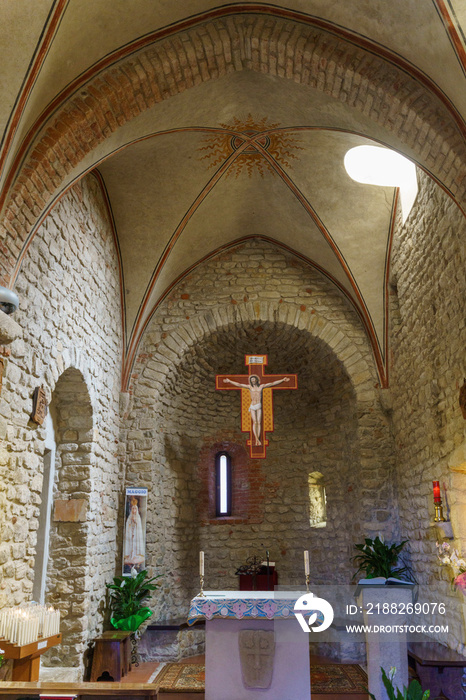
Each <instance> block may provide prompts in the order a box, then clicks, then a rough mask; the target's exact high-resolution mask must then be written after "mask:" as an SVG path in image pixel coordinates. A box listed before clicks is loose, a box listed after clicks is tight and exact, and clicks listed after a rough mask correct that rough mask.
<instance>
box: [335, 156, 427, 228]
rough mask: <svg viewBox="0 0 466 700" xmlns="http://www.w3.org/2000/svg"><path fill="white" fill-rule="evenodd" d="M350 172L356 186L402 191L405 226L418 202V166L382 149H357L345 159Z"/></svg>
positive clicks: (347, 169)
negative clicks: (415, 201)
mask: <svg viewBox="0 0 466 700" xmlns="http://www.w3.org/2000/svg"><path fill="white" fill-rule="evenodd" d="M344 163H345V168H346V172H347V173H348V175H349V176H350V178H352V179H353V180H355V181H356V182H360V183H362V184H364V185H379V186H380V187H399V188H400V199H401V210H402V218H403V223H404V222H405V221H406V219H407V218H408V215H409V212H410V211H411V209H412V206H413V204H414V200H415V199H416V195H417V191H418V187H417V177H416V166H415V165H414V163H412V162H411V161H410V160H408V159H407V158H405V157H404V156H402V155H400V154H399V153H396V152H395V151H391V150H390V149H389V148H380V147H379V146H356V147H355V148H351V149H350V150H349V151H348V152H347V153H346V155H345V160H344Z"/></svg>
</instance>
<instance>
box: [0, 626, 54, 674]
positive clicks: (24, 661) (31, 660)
mask: <svg viewBox="0 0 466 700" xmlns="http://www.w3.org/2000/svg"><path fill="white" fill-rule="evenodd" d="M60 642H61V634H54V635H52V636H51V637H45V638H43V639H42V638H39V639H37V640H36V641H35V642H30V643H28V644H23V645H22V646H19V645H18V644H12V643H11V642H9V641H7V640H6V639H0V648H1V649H3V652H4V653H3V656H4V658H5V659H13V675H12V680H13V681H26V682H33V681H38V680H39V669H40V656H41V654H43V653H44V652H45V651H47V649H50V648H51V647H55V646H57V644H60Z"/></svg>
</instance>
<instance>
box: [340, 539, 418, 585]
mask: <svg viewBox="0 0 466 700" xmlns="http://www.w3.org/2000/svg"><path fill="white" fill-rule="evenodd" d="M407 541H408V540H403V542H400V543H399V544H391V545H388V544H385V542H384V540H383V538H382V537H379V536H378V535H377V537H376V538H375V540H373V539H371V538H369V537H366V539H365V540H364V544H355V545H354V546H355V547H356V549H357V550H359V552H360V554H356V556H354V557H353V558H352V561H353V562H354V563H355V564H358V570H357V571H356V573H355V574H354V576H353V578H356V576H357V575H358V574H361V573H364V574H365V576H366V578H375V577H377V576H383V577H384V578H389V577H392V578H402V575H403V574H408V575H409V569H408V567H407V566H400V567H397V564H398V558H399V556H400V552H401V550H402V549H403V547H404V546H405V544H406V542H407Z"/></svg>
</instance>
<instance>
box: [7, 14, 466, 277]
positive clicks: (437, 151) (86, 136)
mask: <svg viewBox="0 0 466 700" xmlns="http://www.w3.org/2000/svg"><path fill="white" fill-rule="evenodd" d="M222 14H223V15H224V16H221V15H222ZM210 15H211V16H209V13H207V14H206V15H204V16H201V17H198V18H195V19H193V20H191V21H190V22H185V23H184V24H183V26H182V27H181V28H180V27H176V26H175V27H174V28H173V29H172V31H164V32H163V33H160V34H158V33H156V34H154V35H151V36H150V37H147V38H146V39H144V40H140V41H138V42H137V43H136V44H135V45H133V46H129V47H126V48H125V49H123V50H121V51H119V52H117V54H115V55H114V56H113V57H111V58H110V59H108V60H107V62H106V64H105V65H97V66H96V67H94V69H93V72H92V74H91V72H89V73H88V74H87V75H86V82H84V83H83V82H81V83H80V84H79V85H78V84H76V85H75V86H72V87H74V91H72V89H71V88H70V91H69V96H67V99H66V101H62V102H61V103H60V104H58V103H57V104H56V105H52V107H53V109H54V110H55V111H54V112H53V115H52V116H50V119H49V121H48V124H47V125H46V126H44V127H43V129H42V132H41V134H40V136H39V137H38V138H37V139H36V141H35V143H34V145H33V146H32V147H30V148H29V151H28V153H27V154H26V152H23V153H21V154H19V155H20V156H21V158H23V162H22V166H21V169H20V170H19V171H17V174H16V181H15V183H14V186H13V187H12V189H11V191H10V195H9V197H8V201H7V203H6V208H5V211H4V219H3V223H2V230H1V234H2V237H5V238H6V239H9V240H7V241H5V248H4V250H3V251H2V252H4V254H5V260H4V262H3V263H2V268H1V269H0V277H1V281H2V283H8V281H9V280H10V276H11V274H12V271H13V270H14V267H15V264H16V261H17V259H18V256H19V255H20V251H21V248H22V246H23V244H24V243H25V241H26V240H27V238H28V236H30V235H31V234H32V233H33V232H34V228H35V226H36V225H37V223H38V222H39V221H40V220H41V218H42V217H43V215H44V214H45V213H46V211H47V209H48V208H49V207H50V204H51V202H52V200H53V198H54V197H56V196H57V195H58V193H59V192H60V190H61V189H62V188H63V187H64V186H65V183H66V181H67V178H69V177H71V175H72V171H73V170H74V169H75V168H78V166H79V164H80V162H81V161H82V160H83V159H84V157H85V156H86V155H87V154H88V153H91V152H92V151H93V150H94V149H95V148H96V147H97V146H98V145H99V144H102V143H103V142H104V141H105V140H106V139H107V138H108V137H109V136H110V135H111V134H112V133H114V132H115V131H117V130H118V128H119V127H121V126H123V125H124V124H125V123H127V122H129V121H131V120H132V119H134V118H135V117H137V116H138V115H140V114H141V113H143V112H144V111H145V110H147V109H149V108H151V107H152V106H153V105H155V104H156V103H159V102H162V101H163V100H165V99H169V98H170V97H171V96H173V95H176V94H179V93H181V92H184V91H185V90H187V89H189V88H191V87H193V86H195V85H198V84H200V83H202V82H205V81H208V80H213V79H216V78H219V77H221V76H223V75H227V74H228V73H230V72H233V71H239V70H252V71H257V72H260V73H266V74H269V75H275V76H278V77H283V78H287V79H289V80H293V81H294V82H297V83H300V84H303V85H306V86H309V87H311V88H314V89H316V90H318V91H320V92H324V93H326V94H328V95H330V96H332V97H333V98H334V99H337V100H339V101H341V102H344V103H345V104H348V105H349V107H350V108H352V109H354V110H355V111H356V112H360V113H361V114H363V115H364V116H365V117H367V118H368V119H369V120H370V121H371V122H373V123H374V124H377V125H378V126H382V127H383V128H384V129H386V131H387V134H389V135H390V134H391V135H392V136H393V140H394V141H395V143H394V146H395V147H397V146H396V144H397V143H398V142H401V143H402V144H404V146H405V149H406V151H407V152H408V153H409V154H410V155H411V156H412V155H413V154H416V155H417V157H418V162H419V164H420V165H421V166H422V167H423V168H425V169H426V170H427V171H428V172H430V173H431V174H433V176H434V177H435V178H436V179H437V180H438V181H439V182H440V183H441V184H442V185H443V186H444V187H445V188H446V189H447V190H448V191H449V192H450V193H451V194H452V196H453V197H454V198H455V199H456V201H457V202H458V203H460V205H461V203H463V202H464V195H465V189H466V178H465V173H464V162H465V160H466V149H465V144H464V137H463V134H462V129H463V128H464V125H463V123H462V122H461V120H460V119H459V117H458V115H457V114H456V112H455V111H454V109H453V107H452V106H451V105H450V103H448V101H447V100H446V98H445V97H444V95H443V93H441V91H440V90H439V89H438V88H437V87H436V86H435V85H434V84H432V83H430V81H429V80H428V79H427V78H426V77H425V76H424V74H422V73H421V72H419V71H417V69H415V68H413V67H412V66H411V65H410V64H408V63H406V62H404V61H402V60H401V59H400V58H399V57H396V56H394V55H392V54H389V53H388V52H387V51H384V52H383V55H382V50H380V49H379V48H378V47H377V46H375V45H372V44H371V43H370V42H365V45H363V44H362V40H360V39H358V38H357V37H356V36H352V35H351V34H350V33H349V32H344V31H343V30H339V29H338V28H336V27H333V26H332V25H330V24H327V23H325V22H322V21H319V22H317V20H313V19H312V18H310V17H308V16H306V15H300V14H298V13H284V12H282V11H281V10H279V8H274V9H273V10H272V9H270V8H267V9H266V8H265V6H264V7H261V6H260V5H259V6H257V12H255V13H254V14H252V13H251V12H250V10H249V12H244V13H238V12H237V10H236V11H235V10H234V9H232V8H224V10H223V11H217V12H213V13H210ZM219 15H220V16H219ZM144 42H146V44H145V43H144ZM358 42H359V44H358ZM141 44H144V45H143V47H142V48H141ZM123 54H124V55H123ZM367 135H368V136H371V134H369V133H368V134H367ZM18 163H19V160H18ZM80 176H81V173H78V175H77V176H76V177H80ZM75 179H76V178H75ZM10 184H11V183H10ZM68 184H69V183H68Z"/></svg>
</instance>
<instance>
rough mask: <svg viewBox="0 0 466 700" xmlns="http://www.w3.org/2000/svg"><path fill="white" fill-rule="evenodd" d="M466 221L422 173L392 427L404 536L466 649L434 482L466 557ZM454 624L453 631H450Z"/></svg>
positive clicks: (395, 316)
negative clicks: (464, 404) (444, 562)
mask: <svg viewBox="0 0 466 700" xmlns="http://www.w3.org/2000/svg"><path fill="white" fill-rule="evenodd" d="M465 236H466V225H465V220H464V217H463V216H462V215H461V213H460V211H459V210H458V209H457V207H456V205H455V204H454V203H453V202H452V201H451V200H450V199H449V198H448V197H447V196H446V195H445V194H444V193H443V192H442V191H441V190H440V188H439V187H437V186H436V185H435V184H434V183H433V182H432V181H431V180H429V179H428V178H427V177H425V176H423V175H421V176H420V192H419V195H418V198H417V202H416V204H415V207H414V209H413V211H412V213H411V215H410V217H409V218H408V220H407V222H406V223H405V225H404V226H403V227H401V226H400V227H399V230H398V231H397V234H396V236H395V245H394V249H393V260H392V306H393V309H392V334H391V354H392V370H391V372H392V374H391V386H392V395H393V409H394V410H393V429H394V437H395V442H396V453H397V474H398V493H399V506H400V520H401V525H402V535H403V537H406V538H409V548H410V552H411V557H412V563H413V566H414V571H415V574H416V577H417V579H418V581H419V582H420V583H421V584H423V585H424V586H427V587H428V588H427V590H428V591H429V595H431V596H433V597H434V600H437V601H440V600H446V601H447V602H448V608H449V610H450V611H451V615H450V622H452V621H453V623H454V624H451V625H450V635H449V636H448V638H445V636H444V639H445V641H448V643H449V644H450V645H452V646H453V647H457V648H458V649H464V648H465V647H464V622H463V619H462V615H461V603H462V602H463V599H462V596H461V594H460V593H452V592H451V589H450V583H449V578H450V576H451V572H450V571H449V570H447V569H443V570H441V569H440V568H439V566H438V563H437V560H436V548H435V537H436V535H437V530H436V528H434V527H430V525H429V524H430V523H431V522H432V521H433V516H434V507H433V498H432V480H434V479H436V480H437V479H438V480H439V481H440V483H441V486H442V495H443V498H444V501H445V500H446V503H447V505H448V507H449V508H451V511H450V515H451V518H452V521H453V527H454V534H455V542H454V543H452V544H453V546H457V547H460V548H462V550H463V553H465V551H466V525H465V523H466V518H465V516H466V454H465V444H466V443H465V425H466V424H465V421H464V419H463V418H462V415H461V411H460V408H459V405H458V397H459V387H460V386H461V384H462V383H463V377H464V376H466V364H465V346H466V331H465V313H464V302H465V296H466V274H465V270H466V248H465V244H464V241H465ZM452 627H454V629H451V628H452Z"/></svg>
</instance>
